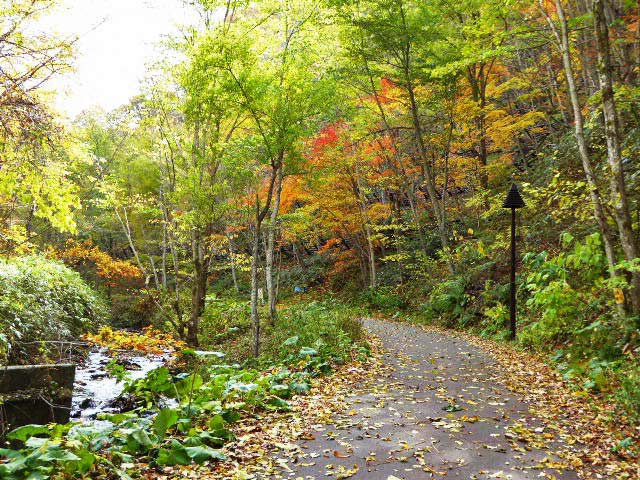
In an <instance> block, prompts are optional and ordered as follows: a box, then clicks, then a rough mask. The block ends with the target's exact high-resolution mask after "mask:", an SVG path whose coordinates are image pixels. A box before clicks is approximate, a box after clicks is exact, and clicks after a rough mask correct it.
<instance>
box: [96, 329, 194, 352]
mask: <svg viewBox="0 0 640 480" xmlns="http://www.w3.org/2000/svg"><path fill="white" fill-rule="evenodd" d="M85 338H86V340H87V341H89V342H92V343H95V344H96V345H100V346H102V347H106V348H109V349H113V350H135V351H139V352H145V353H151V354H156V355H160V354H162V353H166V352H170V351H176V350H178V349H181V348H184V347H186V344H185V343H184V342H182V341H181V340H176V339H175V338H174V337H173V335H169V334H167V333H163V332H160V331H159V330H155V329H154V328H153V327H146V328H145V329H144V330H143V331H142V333H135V332H128V331H125V330H114V329H113V328H111V327H102V328H101V329H100V330H99V331H98V333H96V334H91V333H89V334H87V335H85Z"/></svg>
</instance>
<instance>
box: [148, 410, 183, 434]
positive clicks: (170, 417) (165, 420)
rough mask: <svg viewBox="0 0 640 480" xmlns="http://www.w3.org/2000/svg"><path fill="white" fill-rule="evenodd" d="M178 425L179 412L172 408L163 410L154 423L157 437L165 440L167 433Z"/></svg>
mask: <svg viewBox="0 0 640 480" xmlns="http://www.w3.org/2000/svg"><path fill="white" fill-rule="evenodd" d="M176 423H178V412H177V411H176V410H173V409H170V408H163V409H162V410H160V412H159V413H158V415H156V418H155V420H154V422H153V431H154V433H155V434H156V435H158V436H159V437H161V438H164V435H165V433H167V430H169V429H170V428H171V427H173V426H174V425H175V424H176Z"/></svg>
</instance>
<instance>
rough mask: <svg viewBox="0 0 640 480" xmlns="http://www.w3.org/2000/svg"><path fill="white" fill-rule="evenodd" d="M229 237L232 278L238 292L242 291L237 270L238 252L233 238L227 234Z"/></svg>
mask: <svg viewBox="0 0 640 480" xmlns="http://www.w3.org/2000/svg"><path fill="white" fill-rule="evenodd" d="M227 239H228V240H229V254H230V255H229V257H230V259H231V278H233V288H234V289H235V291H236V293H240V286H239V285H238V272H237V271H236V252H235V247H234V245H233V240H232V239H231V236H230V235H228V234H227Z"/></svg>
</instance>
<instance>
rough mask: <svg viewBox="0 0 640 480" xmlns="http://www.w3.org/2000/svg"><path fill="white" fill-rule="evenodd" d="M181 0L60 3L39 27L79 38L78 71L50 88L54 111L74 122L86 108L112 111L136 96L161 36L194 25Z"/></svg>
mask: <svg viewBox="0 0 640 480" xmlns="http://www.w3.org/2000/svg"><path fill="white" fill-rule="evenodd" d="M195 19H196V14H195V12H194V11H193V10H192V9H190V8H189V7H188V6H185V5H184V3H183V1H182V0H62V2H61V5H60V6H58V7H57V8H56V9H55V10H54V11H53V12H52V13H51V14H50V15H47V16H46V17H43V18H41V19H40V20H39V24H38V28H39V29H41V30H42V31H46V32H55V33H58V34H61V35H63V36H64V37H72V36H76V35H77V36H79V37H80V39H79V41H78V43H77V44H76V58H75V61H74V62H73V63H74V67H75V68H74V71H73V72H70V73H68V74H65V75H64V76H62V77H59V78H58V79H56V80H55V81H54V82H52V83H51V84H50V87H52V88H53V89H55V90H56V91H57V92H58V94H57V97H56V102H55V104H56V107H57V109H58V110H59V111H60V112H61V113H62V114H64V115H66V116H68V117H70V118H73V117H75V116H76V115H77V114H78V113H80V112H82V111H83V110H85V109H91V108H94V107H99V108H102V109H105V110H111V109H113V108H116V107H118V106H120V105H122V104H124V103H126V102H127V101H128V100H129V98H131V97H132V96H134V95H136V94H137V93H138V92H139V90H140V80H142V79H143V78H144V76H145V73H146V71H147V68H146V66H147V65H148V64H149V62H151V61H153V60H154V59H158V58H159V56H160V55H161V52H160V49H159V47H158V43H159V42H160V41H161V40H162V36H163V35H166V34H170V33H175V32H178V25H180V24H190V23H193V22H194V21H195Z"/></svg>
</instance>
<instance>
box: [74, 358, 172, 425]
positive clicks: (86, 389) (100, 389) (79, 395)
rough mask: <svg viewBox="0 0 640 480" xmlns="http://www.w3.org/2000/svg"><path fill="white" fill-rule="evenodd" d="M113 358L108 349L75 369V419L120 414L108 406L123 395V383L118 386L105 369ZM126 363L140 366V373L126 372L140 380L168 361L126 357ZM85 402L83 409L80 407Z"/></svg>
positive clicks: (165, 359)
mask: <svg viewBox="0 0 640 480" xmlns="http://www.w3.org/2000/svg"><path fill="white" fill-rule="evenodd" d="M111 358H112V357H111V356H110V355H109V354H108V352H107V350H106V349H99V350H94V351H92V352H91V353H89V355H88V356H87V360H86V362H85V364H84V365H79V366H78V367H77V368H76V379H75V383H74V387H73V404H72V408H71V416H72V417H73V418H74V419H93V418H95V417H96V415H97V414H98V413H102V412H106V413H113V412H117V411H118V409H117V408H113V407H111V406H110V405H109V404H110V402H111V401H112V400H113V399H115V398H117V397H118V396H119V395H120V394H121V393H122V389H123V387H124V382H120V383H118V381H117V380H116V379H115V378H112V377H110V376H109V375H108V374H107V371H106V369H105V366H106V365H107V363H109V361H110V360H111ZM127 360H128V361H130V362H131V363H134V364H137V365H139V366H140V369H138V370H127V374H128V378H129V379H132V380H137V379H139V378H142V377H144V376H145V375H146V374H147V373H149V372H150V371H151V370H153V369H155V368H158V367H161V366H162V365H163V364H164V363H165V362H166V361H167V360H168V357H167V356H166V355H164V356H161V355H155V356H143V355H141V356H134V357H127ZM87 399H89V400H90V402H88V401H87ZM83 402H84V404H85V405H84V408H82V407H81V404H83ZM86 403H89V405H86Z"/></svg>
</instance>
